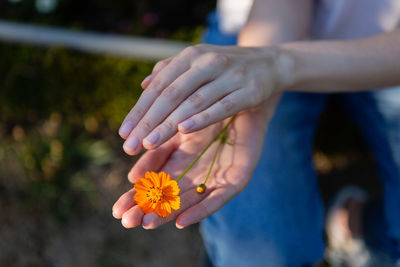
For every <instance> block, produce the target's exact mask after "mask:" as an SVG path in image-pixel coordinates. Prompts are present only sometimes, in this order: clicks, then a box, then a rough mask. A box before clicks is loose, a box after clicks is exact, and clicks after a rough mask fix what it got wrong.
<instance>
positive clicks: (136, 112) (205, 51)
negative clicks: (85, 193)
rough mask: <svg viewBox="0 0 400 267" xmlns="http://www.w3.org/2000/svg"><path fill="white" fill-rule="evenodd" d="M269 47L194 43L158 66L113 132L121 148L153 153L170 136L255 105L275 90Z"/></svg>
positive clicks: (276, 53) (273, 55)
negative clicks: (119, 141) (117, 134)
mask: <svg viewBox="0 0 400 267" xmlns="http://www.w3.org/2000/svg"><path fill="white" fill-rule="evenodd" d="M277 58H279V51H278V50H277V48H274V47H267V48H265V47H264V48H254V47H253V48H250V47H237V46H232V47H219V46H212V45H196V46H192V47H188V48H186V49H184V50H183V51H182V52H181V53H180V54H178V55H177V56H175V57H171V58H169V59H166V60H164V61H161V62H158V63H157V64H156V65H155V67H154V70H153V73H152V74H151V75H150V76H149V77H147V78H146V79H145V80H144V81H143V82H142V87H143V88H144V89H145V90H144V92H143V93H142V95H141V96H140V98H139V100H138V102H137V103H136V105H135V106H134V107H133V108H132V110H131V111H130V112H129V114H128V115H127V116H126V118H125V120H124V122H123V123H122V126H121V128H120V130H119V134H120V135H121V137H122V138H124V139H126V141H125V143H124V146H123V147H124V150H125V152H126V153H128V154H129V155H136V154H138V153H139V152H140V151H141V149H142V148H143V147H145V148H147V149H155V148H157V147H158V146H160V145H161V144H163V143H164V142H165V141H167V140H168V139H170V138H171V137H173V136H174V135H175V134H176V132H177V131H178V130H179V132H182V133H191V132H194V131H197V130H200V129H203V128H204V127H206V126H209V125H211V124H213V123H216V122H219V121H222V120H224V119H226V118H228V117H230V116H232V115H234V114H237V113H238V112H240V111H242V110H244V109H247V108H250V107H255V106H258V105H259V104H260V103H262V102H263V101H265V100H266V99H268V97H269V96H270V95H271V94H272V93H274V92H276V91H278V90H280V87H281V80H282V77H280V75H279V74H280V72H279V69H281V67H279V64H278V60H277Z"/></svg>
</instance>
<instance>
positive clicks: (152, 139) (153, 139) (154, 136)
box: [143, 132, 160, 145]
mask: <svg viewBox="0 0 400 267" xmlns="http://www.w3.org/2000/svg"><path fill="white" fill-rule="evenodd" d="M158 139H160V133H158V132H152V133H151V134H149V135H148V136H147V137H146V138H145V139H144V140H143V143H145V144H147V145H155V144H156V143H157V141H158Z"/></svg>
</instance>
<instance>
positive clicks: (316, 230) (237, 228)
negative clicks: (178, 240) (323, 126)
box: [201, 93, 327, 267]
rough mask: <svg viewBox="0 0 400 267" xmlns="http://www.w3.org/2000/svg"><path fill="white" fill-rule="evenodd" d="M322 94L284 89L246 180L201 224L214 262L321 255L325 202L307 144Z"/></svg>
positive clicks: (309, 259)
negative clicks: (237, 191) (257, 158)
mask: <svg viewBox="0 0 400 267" xmlns="http://www.w3.org/2000/svg"><path fill="white" fill-rule="evenodd" d="M326 98H327V95H318V94H299V93H286V94H284V96H283V98H282V100H281V102H280V104H279V105H278V108H277V110H276V113H275V115H274V117H273V119H272V121H271V123H270V126H269V127H270V128H269V130H268V133H267V136H266V138H265V143H264V148H263V154H262V156H261V159H260V161H259V164H258V167H257V169H256V171H255V173H254V176H253V178H252V180H251V182H250V184H249V185H248V187H247V188H246V189H245V190H244V191H243V192H241V193H240V194H239V195H238V196H236V197H235V198H234V199H232V200H231V201H230V202H229V203H227V204H226V205H225V206H224V207H223V208H222V209H221V210H220V211H218V212H217V213H215V214H214V215H212V216H210V217H209V218H207V219H206V220H204V221H203V222H202V223H201V233H202V235H203V239H204V241H205V245H206V248H207V252H208V253H209V256H210V258H211V260H212V262H213V263H214V264H215V266H218V267H220V266H266V264H267V263H268V265H269V266H303V265H305V266H307V265H312V264H314V263H316V262H318V261H320V260H321V259H322V257H323V251H324V241H323V207H322V202H321V199H320V192H319V187H318V183H317V179H316V174H315V171H314V168H313V165H312V157H311V149H312V141H313V136H314V135H313V133H314V131H315V127H316V124H317V121H318V118H319V115H320V113H321V111H322V110H323V108H324V106H325V102H326ZM268 265H267V266H268Z"/></svg>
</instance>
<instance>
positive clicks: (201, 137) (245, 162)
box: [113, 112, 265, 229]
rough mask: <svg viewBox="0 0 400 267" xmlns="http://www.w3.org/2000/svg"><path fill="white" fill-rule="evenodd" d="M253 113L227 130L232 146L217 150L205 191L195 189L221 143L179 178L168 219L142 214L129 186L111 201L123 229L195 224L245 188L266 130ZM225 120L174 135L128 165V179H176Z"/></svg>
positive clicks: (244, 115)
mask: <svg viewBox="0 0 400 267" xmlns="http://www.w3.org/2000/svg"><path fill="white" fill-rule="evenodd" d="M257 114H258V113H256V114H254V113H252V112H244V113H242V114H240V115H239V116H238V117H236V119H235V120H234V123H233V124H232V126H231V127H230V128H229V129H228V131H227V136H228V141H229V142H230V143H232V144H233V145H229V144H224V145H223V147H222V149H221V150H220V153H219V155H218V157H217V161H216V163H215V165H214V167H213V170H212V172H211V175H210V178H209V180H208V181H207V183H206V185H207V190H206V192H205V193H204V194H199V193H197V192H196V187H197V186H198V185H199V184H201V183H204V180H205V177H206V175H207V172H208V170H209V167H210V164H211V161H212V158H213V156H214V154H215V152H216V149H217V146H218V142H219V141H217V142H215V143H214V144H213V145H212V146H211V147H210V149H209V150H208V151H207V152H206V153H205V154H204V155H203V156H202V157H201V159H200V160H199V161H198V162H197V163H196V164H195V165H194V167H193V168H192V169H191V170H190V171H189V172H188V173H187V174H186V175H185V176H184V177H183V178H182V179H181V180H180V181H179V187H180V189H181V191H180V197H181V208H180V209H179V210H177V211H173V212H172V213H171V215H170V216H169V217H167V218H161V217H159V216H158V215H157V214H156V213H149V214H143V212H142V211H141V209H140V207H139V206H137V205H135V203H134V200H133V196H134V194H135V191H134V189H132V190H130V191H128V192H127V193H125V194H124V195H122V196H121V198H120V199H119V200H118V201H117V202H116V203H115V205H114V207H113V214H114V217H116V218H122V224H123V225H124V226H125V227H127V228H131V227H136V226H138V225H140V224H142V225H143V227H144V228H146V229H154V228H157V227H159V226H161V225H162V224H164V223H166V222H168V221H171V220H173V219H176V225H177V227H179V228H181V227H186V226H188V225H190V224H193V223H196V222H199V221H200V220H202V219H204V218H206V217H207V216H209V215H211V214H212V213H214V212H215V211H217V210H218V209H220V208H221V207H222V206H223V205H224V204H225V203H226V202H228V201H229V200H230V199H231V198H232V197H234V196H235V195H237V194H238V193H240V192H241V191H242V190H243V189H244V188H245V187H246V185H247V184H248V182H249V181H250V178H251V175H252V173H253V171H254V168H255V166H256V163H257V160H258V158H259V156H260V153H261V148H262V145H260V144H262V143H263V137H264V133H265V129H258V128H259V122H260V121H259V120H260V118H259V116H257ZM224 123H226V121H225V122H224ZM224 123H217V124H214V125H212V126H209V127H207V128H205V129H203V130H201V131H197V132H195V133H192V134H180V133H177V134H176V135H175V136H174V137H173V138H172V139H170V140H169V141H168V142H166V143H165V144H164V145H162V146H160V147H159V148H158V149H155V150H151V151H147V152H146V153H145V154H144V155H143V156H142V157H141V158H140V159H139V160H138V162H137V163H136V164H135V165H134V166H133V168H132V169H131V171H130V173H129V175H128V177H129V180H130V181H131V182H135V181H137V180H138V179H139V178H141V177H144V174H145V172H146V171H155V172H159V171H165V172H167V173H169V174H171V177H173V179H175V178H176V177H178V176H179V175H180V174H181V173H182V172H183V171H184V170H185V169H186V168H187V167H188V166H189V165H190V164H191V163H192V162H193V160H194V159H195V158H196V157H197V156H198V155H199V154H200V152H201V151H202V150H203V149H204V148H205V147H206V146H207V145H208V143H209V142H210V141H211V140H212V139H213V138H214V137H215V136H216V135H217V134H218V133H219V131H220V130H221V129H222V127H223V125H224ZM256 129H257V130H256Z"/></svg>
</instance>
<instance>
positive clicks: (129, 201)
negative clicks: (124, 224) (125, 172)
mask: <svg viewBox="0 0 400 267" xmlns="http://www.w3.org/2000/svg"><path fill="white" fill-rule="evenodd" d="M134 195H135V190H134V189H131V190H129V191H128V192H126V193H125V194H123V195H122V196H121V197H120V198H119V199H118V200H117V202H115V204H114V206H113V208H112V212H113V216H114V218H116V219H121V218H122V214H124V212H126V211H127V210H129V209H130V208H132V207H133V206H134V205H135V202H134V200H133V196H134Z"/></svg>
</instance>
